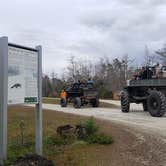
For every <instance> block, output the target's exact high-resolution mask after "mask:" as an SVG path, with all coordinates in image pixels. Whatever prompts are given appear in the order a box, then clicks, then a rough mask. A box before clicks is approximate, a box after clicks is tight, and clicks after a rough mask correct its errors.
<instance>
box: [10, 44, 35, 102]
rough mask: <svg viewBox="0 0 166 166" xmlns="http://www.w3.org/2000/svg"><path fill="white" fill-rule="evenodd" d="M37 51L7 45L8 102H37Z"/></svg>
mask: <svg viewBox="0 0 166 166" xmlns="http://www.w3.org/2000/svg"><path fill="white" fill-rule="evenodd" d="M37 71H38V52H37V51H33V50H28V49H25V48H20V47H16V46H12V45H9V46H8V104H22V103H37V102H38V84H37V83H38V82H37V81H38V80H37V78H38V77H37V74H38V73H37Z"/></svg>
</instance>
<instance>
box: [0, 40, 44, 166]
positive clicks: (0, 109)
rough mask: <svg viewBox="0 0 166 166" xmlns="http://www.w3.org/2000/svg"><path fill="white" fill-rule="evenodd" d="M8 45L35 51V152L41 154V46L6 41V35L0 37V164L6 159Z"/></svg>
mask: <svg viewBox="0 0 166 166" xmlns="http://www.w3.org/2000/svg"><path fill="white" fill-rule="evenodd" d="M8 46H13V47H17V48H22V49H25V50H31V51H36V52H37V56H38V57H37V59H38V71H37V86H38V103H37V104H36V115H35V118H36V153H37V154H39V155H42V146H43V145H42V137H43V132H42V128H43V126H42V121H43V117H42V116H43V115H42V46H36V47H35V48H30V47H25V46H21V45H17V44H13V43H8V37H1V38H0V71H1V72H0V164H1V165H3V164H4V161H5V160H6V159H7V110H8Z"/></svg>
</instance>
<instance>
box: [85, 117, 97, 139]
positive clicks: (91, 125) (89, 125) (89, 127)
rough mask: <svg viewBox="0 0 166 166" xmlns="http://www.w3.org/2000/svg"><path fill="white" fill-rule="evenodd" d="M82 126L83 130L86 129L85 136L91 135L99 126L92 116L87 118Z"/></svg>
mask: <svg viewBox="0 0 166 166" xmlns="http://www.w3.org/2000/svg"><path fill="white" fill-rule="evenodd" d="M84 127H85V130H86V134H87V136H91V135H94V134H96V133H97V132H98V130H99V126H98V125H96V123H95V121H94V119H93V117H92V118H90V119H88V120H87V121H86V122H85V123H84Z"/></svg>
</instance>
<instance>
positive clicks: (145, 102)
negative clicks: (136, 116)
mask: <svg viewBox="0 0 166 166" xmlns="http://www.w3.org/2000/svg"><path fill="white" fill-rule="evenodd" d="M142 106H143V109H144V111H148V105H147V101H143V103H142Z"/></svg>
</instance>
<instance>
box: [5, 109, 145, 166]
mask: <svg viewBox="0 0 166 166" xmlns="http://www.w3.org/2000/svg"><path fill="white" fill-rule="evenodd" d="M86 119H87V117H82V116H76V115H72V114H67V113H62V112H56V111H48V110H44V111H43V131H44V132H43V133H44V139H45V138H46V137H48V136H49V135H52V134H56V128H57V126H59V125H63V124H71V125H75V124H78V123H80V122H84V121H85V120H86ZM21 120H24V121H25V124H26V128H27V130H26V133H25V134H26V135H27V136H28V138H27V140H28V139H30V140H31V141H32V142H33V141H34V139H35V138H34V135H35V110H34V108H31V107H23V106H14V107H10V108H9V112H8V140H9V142H12V141H13V140H15V138H17V137H18V135H19V134H20V131H19V122H20V121H21ZM96 121H97V124H98V125H99V126H100V132H101V133H104V134H105V135H108V136H113V139H114V143H113V144H111V145H97V144H92V145H89V144H76V145H64V146H54V147H48V146H47V147H46V145H44V155H45V156H46V157H48V158H49V159H52V160H53V161H54V162H55V163H56V165H57V166H133V165H134V166H142V164H141V163H140V162H139V160H136V158H138V156H139V157H140V156H142V157H143V155H144V154H142V149H141V148H138V149H139V150H138V151H136V148H137V147H136V146H135V144H136V142H137V138H136V137H135V136H134V135H133V134H131V132H129V130H127V128H126V127H124V126H122V125H117V124H114V123H110V122H107V121H102V120H96ZM32 145H33V144H32ZM32 145H31V148H28V151H29V150H30V151H32V152H34V148H33V146H32ZM138 146H139V145H138ZM143 146H144V148H145V149H146V150H148V147H146V146H147V145H146V144H144V145H143ZM8 152H9V157H12V155H13V153H18V152H16V150H15V149H12V148H11V147H9V148H8ZM23 153H27V150H25V149H24V150H23V151H22V152H21V154H23ZM146 153H147V151H146ZM19 154H20V153H18V154H17V155H19Z"/></svg>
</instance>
